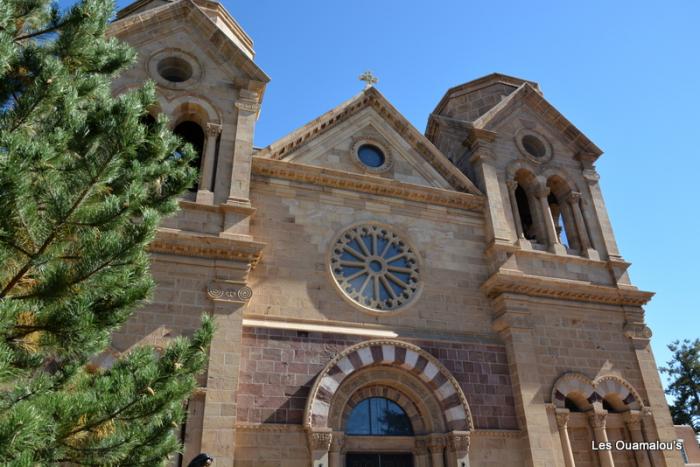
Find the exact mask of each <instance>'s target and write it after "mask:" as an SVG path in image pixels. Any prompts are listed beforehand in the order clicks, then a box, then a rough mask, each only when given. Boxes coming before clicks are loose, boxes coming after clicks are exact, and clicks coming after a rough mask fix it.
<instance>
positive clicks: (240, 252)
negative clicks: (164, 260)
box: [148, 227, 266, 267]
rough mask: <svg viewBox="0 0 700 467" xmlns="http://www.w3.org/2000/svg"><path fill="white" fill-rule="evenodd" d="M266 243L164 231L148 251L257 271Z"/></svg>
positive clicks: (162, 229)
mask: <svg viewBox="0 0 700 467" xmlns="http://www.w3.org/2000/svg"><path fill="white" fill-rule="evenodd" d="M265 245H266V244H265V243H261V242H256V241H253V240H249V241H244V240H237V239H231V238H223V237H214V236H211V235H199V234H193V233H189V232H183V231H180V230H177V229H168V228H164V227H161V228H159V229H158V233H157V234H156V238H155V240H153V242H151V244H150V245H149V247H148V251H150V252H153V253H166V254H172V255H182V256H197V257H203V258H212V259H219V260H231V261H243V262H246V263H249V264H250V265H251V267H255V266H256V265H257V264H258V262H259V261H260V258H261V257H262V250H263V248H264V247H265Z"/></svg>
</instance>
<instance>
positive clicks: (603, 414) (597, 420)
mask: <svg viewBox="0 0 700 467" xmlns="http://www.w3.org/2000/svg"><path fill="white" fill-rule="evenodd" d="M607 416H608V411H607V410H602V411H597V410H593V411H592V412H590V413H589V414H588V419H589V420H590V422H591V426H592V427H593V428H600V429H603V430H604V429H605V419H606V418H607Z"/></svg>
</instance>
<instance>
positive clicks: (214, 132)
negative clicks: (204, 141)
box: [207, 122, 222, 136]
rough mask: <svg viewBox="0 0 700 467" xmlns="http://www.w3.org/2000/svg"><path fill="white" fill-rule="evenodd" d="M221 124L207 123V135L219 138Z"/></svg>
mask: <svg viewBox="0 0 700 467" xmlns="http://www.w3.org/2000/svg"><path fill="white" fill-rule="evenodd" d="M221 128H222V126H221V124H219V123H213V122H209V123H207V135H208V136H218V135H219V134H220V133H221Z"/></svg>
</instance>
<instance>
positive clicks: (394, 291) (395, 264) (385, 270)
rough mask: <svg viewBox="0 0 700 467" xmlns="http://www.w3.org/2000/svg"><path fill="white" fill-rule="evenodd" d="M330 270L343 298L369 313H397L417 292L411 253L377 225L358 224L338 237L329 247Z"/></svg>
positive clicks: (414, 258)
mask: <svg viewBox="0 0 700 467" xmlns="http://www.w3.org/2000/svg"><path fill="white" fill-rule="evenodd" d="M330 269H331V274H332V276H333V279H334V280H335V282H336V284H337V285H338V287H339V288H340V290H341V291H342V292H343V294H344V296H345V297H346V298H349V299H350V300H351V302H353V303H354V304H356V305H359V306H361V307H362V308H363V309H365V310H368V311H374V312H387V311H393V310H397V309H399V308H402V307H404V306H406V305H407V304H409V303H411V302H412V300H413V299H414V298H415V297H416V296H417V293H418V291H419V286H420V272H419V266H418V257H417V255H416V254H415V252H414V250H413V249H412V248H411V247H410V246H409V245H408V243H406V241H404V240H403V239H402V238H400V237H399V236H398V235H397V234H395V233H394V232H392V231H391V230H390V229H388V228H386V227H383V226H379V225H367V224H363V225H357V226H354V227H350V228H349V229H347V230H345V231H344V232H343V233H342V234H340V236H338V238H337V239H336V240H335V242H334V243H333V245H332V250H331V260H330Z"/></svg>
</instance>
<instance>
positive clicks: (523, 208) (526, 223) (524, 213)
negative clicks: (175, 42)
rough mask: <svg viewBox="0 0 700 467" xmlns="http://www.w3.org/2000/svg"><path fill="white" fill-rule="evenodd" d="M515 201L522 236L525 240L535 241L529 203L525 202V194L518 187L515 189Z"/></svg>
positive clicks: (535, 236) (535, 235) (521, 188)
mask: <svg viewBox="0 0 700 467" xmlns="http://www.w3.org/2000/svg"><path fill="white" fill-rule="evenodd" d="M515 200H516V201H517V203H518V214H520V223H521V225H522V228H523V235H524V236H525V238H526V239H527V240H536V238H537V234H536V233H535V223H534V222H533V219H532V211H531V210H530V203H529V202H528V200H527V193H525V190H523V187H521V186H520V185H518V188H516V189H515Z"/></svg>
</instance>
